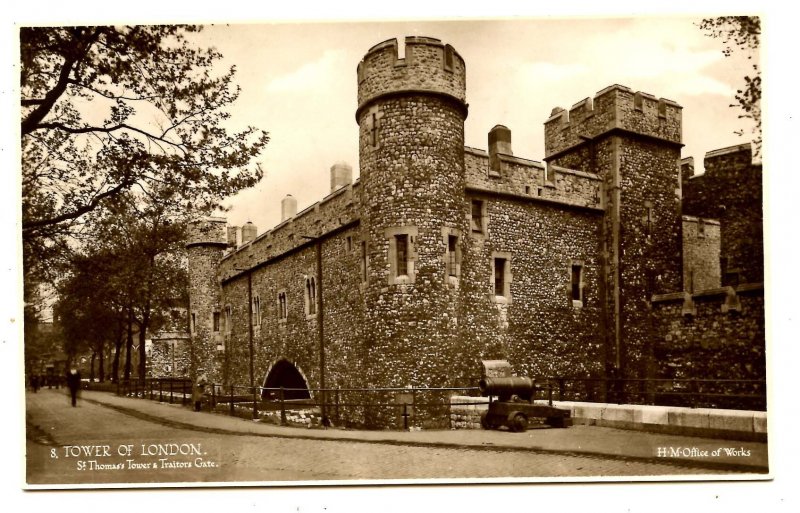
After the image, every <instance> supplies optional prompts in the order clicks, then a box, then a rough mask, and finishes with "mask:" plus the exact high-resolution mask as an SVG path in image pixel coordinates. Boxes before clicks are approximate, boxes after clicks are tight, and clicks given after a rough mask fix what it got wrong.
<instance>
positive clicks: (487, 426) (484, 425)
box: [481, 412, 494, 429]
mask: <svg viewBox="0 0 800 513" xmlns="http://www.w3.org/2000/svg"><path fill="white" fill-rule="evenodd" d="M488 417H489V412H483V413H481V427H482V428H483V429H492V428H493V427H494V426H492V425H491V424H490V423H489V418H488Z"/></svg>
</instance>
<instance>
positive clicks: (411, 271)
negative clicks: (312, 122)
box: [356, 37, 467, 386]
mask: <svg viewBox="0 0 800 513" xmlns="http://www.w3.org/2000/svg"><path fill="white" fill-rule="evenodd" d="M465 78H466V73H465V66H464V61H463V59H462V58H461V57H460V56H459V55H458V53H457V52H456V51H455V50H454V49H453V48H452V47H451V46H449V45H446V44H443V43H442V42H441V41H439V40H438V39H432V38H427V37H407V38H406V39H405V57H404V58H399V57H398V47H397V41H396V40H394V39H392V40H389V41H385V42H383V43H380V44H378V45H376V46H374V47H372V48H371V49H370V50H369V51H368V52H367V54H366V55H365V56H364V58H363V60H362V61H361V63H360V64H359V65H358V109H357V111H356V120H357V122H358V125H359V155H360V170H361V184H362V209H363V210H362V211H363V214H362V221H361V223H362V224H361V226H362V237H363V238H364V240H365V241H366V244H367V255H366V258H365V261H366V262H367V263H368V264H367V272H366V273H365V278H366V283H365V288H364V290H365V306H366V324H365V335H366V343H367V344H368V347H369V349H370V351H372V354H374V355H381V358H380V360H381V361H383V362H384V364H382V365H378V364H375V365H373V367H372V369H371V376H370V381H371V384H373V385H376V386H379V385H384V386H389V385H394V386H397V385H400V386H405V385H408V384H417V385H419V384H425V385H431V386H435V385H439V384H443V383H444V379H446V376H447V375H448V374H449V373H448V372H447V370H448V369H447V366H448V361H447V358H444V357H443V356H442V353H441V352H442V351H443V350H444V348H445V347H446V346H448V345H450V344H454V343H455V332H454V328H453V326H454V321H455V315H456V311H457V308H456V304H455V303H456V301H457V294H456V292H457V289H456V287H457V280H458V276H457V274H458V269H459V268H458V262H457V257H458V255H460V252H461V249H460V248H461V245H462V244H463V241H462V237H463V234H464V233H465V232H466V212H465V205H464V180H465V178H464V120H465V118H466V116H467V105H466V103H465V95H466V86H465Z"/></svg>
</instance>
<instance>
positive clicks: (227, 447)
mask: <svg viewBox="0 0 800 513" xmlns="http://www.w3.org/2000/svg"><path fill="white" fill-rule="evenodd" d="M94 394H98V393H94ZM100 398H103V401H104V403H105V404H104V403H100V402H97V401H96V400H97V399H100ZM112 398H113V400H112ZM26 399H27V424H28V430H27V433H28V442H27V451H28V452H27V467H26V471H27V473H26V476H27V482H28V483H29V484H31V485H35V484H90V483H174V482H232V481H259V482H273V481H319V480H326V481H327V480H333V481H349V480H369V481H374V480H406V479H444V480H457V479H474V478H489V479H502V478H538V477H569V478H572V477H575V478H591V477H595V476H605V477H617V476H618V477H628V476H676V475H678V476H680V475H686V476H690V475H706V476H711V475H730V474H741V473H743V472H750V473H752V472H766V468H762V469H761V470H760V471H759V470H754V468H756V469H757V468H758V467H741V468H738V467H734V466H730V465H727V466H725V465H721V464H718V465H716V466H715V465H710V466H709V464H707V463H705V462H703V461H699V460H696V459H695V460H693V459H685V460H676V459H669V460H667V459H658V458H654V457H653V458H643V457H640V456H635V455H634V456H630V455H625V454H601V453H598V452H596V451H594V452H590V451H586V452H581V449H582V448H581V447H577V449H578V450H574V449H576V448H575V447H574V445H575V444H574V443H573V446H569V444H566V445H567V447H566V449H567V450H560V451H551V450H547V449H543V448H542V447H540V446H538V447H537V446H530V447H527V448H526V447H524V446H523V445H520V446H519V447H514V446H513V445H512V446H492V445H482V446H476V445H470V444H469V443H462V444H461V445H459V444H457V443H451V444H445V443H439V442H437V441H436V440H437V439H436V438H435V437H436V436H438V437H439V440H449V439H454V440H459V439H461V440H466V439H467V438H469V437H476V436H481V433H470V434H461V433H458V432H448V431H445V432H439V434H438V435H436V434H435V433H433V434H428V435H427V438H425V437H422V436H419V437H416V438H414V437H412V436H411V435H422V434H423V433H395V434H394V435H392V434H386V433H380V432H378V433H375V432H358V431H349V432H343V431H340V432H338V435H341V436H342V438H340V439H331V438H330V437H331V436H337V434H336V433H334V432H333V431H328V432H315V433H314V434H313V435H312V433H311V432H312V431H313V430H298V429H292V428H279V427H275V426H269V427H268V426H259V425H256V424H255V423H252V422H250V423H248V422H246V421H241V420H240V419H233V418H228V417H224V416H220V415H211V414H205V413H199V414H197V413H193V412H190V411H188V410H187V409H183V408H180V407H169V406H167V405H159V404H158V403H152V402H150V401H143V400H133V399H126V398H116V397H115V396H111V395H107V397H104V396H99V395H93V394H90V393H85V394H84V399H83V400H79V404H78V407H77V408H72V407H70V405H69V401H68V398H67V396H66V395H65V394H64V392H63V391H56V390H41V391H40V392H39V393H38V394H32V393H28V394H27V397H26ZM126 401H127V402H126ZM123 404H127V405H133V406H136V407H137V409H136V410H135V409H133V408H129V409H124V408H123V407H122V406H120V405H123ZM157 408H161V409H160V410H157ZM148 409H149V410H153V411H161V412H164V413H161V414H160V415H161V417H156V416H154V415H149V414H148V413H147V411H145V410H148ZM187 416H188V417H187ZM170 418H177V419H183V418H189V419H194V420H196V421H197V423H198V424H201V425H200V427H197V428H195V427H191V426H189V425H188V424H186V423H185V422H181V421H175V420H170ZM201 421H202V422H201ZM236 427H238V430H237V431H234V430H233V429H234V428H236ZM266 428H271V430H272V431H271V432H270V429H266ZM577 428H583V430H580V429H577ZM287 429H289V430H290V431H291V432H293V433H294V434H295V435H299V434H302V435H303V436H302V437H298V436H289V435H286V434H285V432H286V431H285V430H287ZM278 430H284V431H278ZM572 430H574V431H572ZM586 430H595V431H586ZM552 431H555V430H547V432H552ZM559 431H560V434H559V435H558V436H560V437H562V439H563V437H565V436H568V434H564V433H568V432H570V431H572V432H573V433H574V435H573V436H575V437H577V439H578V440H579V441H580V439H581V437H584V438H586V436H587V434H591V433H595V434H596V435H597V436H599V437H601V438H602V437H604V436H605V437H606V438H609V440H611V441H612V445H613V444H614V443H618V442H619V441H618V440H617V441H616V442H615V441H614V436H619V434H618V433H617V432H619V431H620V430H608V429H607V428H590V427H583V426H576V428H570V430H559ZM298 432H299V433H298ZM282 433H284V434H282ZM318 433H323V434H327V436H328V439H315V438H314V436H320V435H318ZM609 434H612V435H614V436H610V437H609ZM626 434H627V438H628V439H629V440H632V439H633V438H635V437H632V436H631V434H630V432H622V435H621V436H622V437H623V438H624V437H625V435H626ZM483 435H491V437H497V436H499V437H500V438H496V439H497V440H501V439H502V437H503V436H505V437H507V439H509V437H517V438H516V440H517V443H518V444H521V443H523V442H525V441H526V440H527V439H526V438H524V435H522V437H521V438H520V437H518V435H515V434H507V433H483ZM380 436H383V437H384V438H383V439H381V438H379V437H380ZM448 436H449V437H448ZM531 436H532V435H531ZM637 436H641V434H637ZM657 436H659V437H663V435H657ZM357 437H361V439H359V438H357ZM465 437H466V438H465ZM370 438H373V439H370ZM542 438H545V437H542ZM673 438H681V440H675V439H673V440H672V442H673V443H674V442H676V441H677V443H680V444H685V441H684V440H682V438H687V437H673ZM531 439H532V438H531ZM586 439H587V440H588V438H586ZM467 441H468V442H469V440H467ZM542 441H545V442H546V440H542ZM365 442H367V443H365ZM668 442H669V441H668V440H666V441H665V440H661V439H659V443H668ZM89 445H91V446H94V447H93V449H92V450H91V451H90V452H91V454H90V455H87V454H86V453H85V452H84V451H86V450H87V448H85V447H80V446H89ZM528 445H530V442H528ZM545 445H546V443H545ZM578 445H581V444H578ZM716 445H719V443H717V444H716ZM67 446H79V447H67ZM129 446H130V449H129V448H128V447H129ZM128 451H130V454H128ZM120 453H122V455H121V454H120ZM173 453H174V454H173ZM117 467H119V468H117Z"/></svg>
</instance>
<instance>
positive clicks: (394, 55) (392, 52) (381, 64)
mask: <svg viewBox="0 0 800 513" xmlns="http://www.w3.org/2000/svg"><path fill="white" fill-rule="evenodd" d="M397 45H398V43H397V40H396V39H389V40H387V41H384V42H383V43H379V44H377V45H375V46H373V47H372V48H370V49H369V51H367V53H366V55H364V58H363V59H362V60H361V62H360V63H359V64H358V109H357V110H356V121H358V120H359V118H360V115H361V113H362V112H363V110H364V109H365V108H367V107H368V106H369V105H370V104H371V103H372V102H374V101H375V100H377V99H379V98H381V97H384V96H389V95H396V94H398V93H422V94H435V95H438V96H445V97H449V98H451V99H453V100H455V101H456V103H458V104H459V105H460V106H461V107H462V108H463V110H464V117H466V109H467V104H466V66H465V64H464V59H463V58H462V57H461V56H460V55H459V54H458V52H456V50H455V49H454V48H453V47H452V46H450V45H448V44H444V43H442V42H441V41H440V40H438V39H434V38H430V37H416V36H410V37H406V38H405V56H404V57H403V58H400V57H399V54H398V46H397Z"/></svg>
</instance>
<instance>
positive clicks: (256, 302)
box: [253, 296, 261, 326]
mask: <svg viewBox="0 0 800 513" xmlns="http://www.w3.org/2000/svg"><path fill="white" fill-rule="evenodd" d="M260 325H261V298H260V297H258V296H255V297H254V298H253V326H260Z"/></svg>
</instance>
